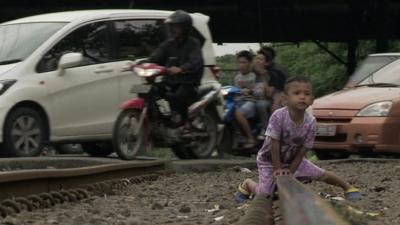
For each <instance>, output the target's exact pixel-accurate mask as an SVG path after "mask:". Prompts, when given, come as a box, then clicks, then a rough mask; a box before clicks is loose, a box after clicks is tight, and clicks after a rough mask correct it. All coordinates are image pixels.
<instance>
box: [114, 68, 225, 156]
mask: <svg viewBox="0 0 400 225" xmlns="http://www.w3.org/2000/svg"><path fill="white" fill-rule="evenodd" d="M133 71H134V74H136V75H137V76H140V77H143V78H144V82H143V83H142V84H139V85H134V86H133V87H132V89H131V92H132V93H136V94H137V98H134V99H131V100H128V101H126V102H124V103H123V104H122V105H121V106H120V108H121V109H122V111H121V113H120V114H119V116H118V118H117V120H116V123H115V126H114V131H113V147H114V149H115V151H116V152H117V154H118V156H119V157H120V158H122V159H125V160H131V159H134V158H135V157H136V156H137V154H138V153H139V152H140V151H141V150H143V148H144V146H145V145H148V144H149V143H151V144H152V146H153V147H159V148H171V149H172V151H173V152H174V154H175V155H176V156H178V157H179V158H181V159H194V158H209V157H210V156H211V154H212V153H213V151H214V149H215V147H216V144H217V139H218V137H217V135H218V125H219V124H220V121H221V119H222V118H220V116H219V114H218V112H217V109H216V107H217V105H218V104H219V105H221V106H222V104H223V103H222V102H221V100H220V98H218V96H219V94H220V87H215V86H214V85H208V86H207V85H206V86H200V88H199V90H198V96H197V97H196V101H195V102H194V103H193V104H191V105H190V107H189V108H188V115H189V119H188V122H187V124H186V126H185V128H186V130H183V129H182V127H181V126H177V125H176V123H177V119H176V118H179V114H178V113H177V112H174V111H171V109H170V107H169V104H168V102H167V101H166V100H165V99H164V98H163V97H161V96H162V95H161V94H160V93H161V89H163V90H166V91H168V86H167V85H163V83H162V82H159V81H158V80H159V79H157V78H159V77H161V76H164V75H166V76H168V72H167V69H166V68H165V67H163V66H159V65H156V64H152V63H144V64H139V65H134V66H133Z"/></svg>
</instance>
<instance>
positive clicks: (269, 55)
mask: <svg viewBox="0 0 400 225" xmlns="http://www.w3.org/2000/svg"><path fill="white" fill-rule="evenodd" d="M257 54H262V55H264V57H265V61H267V62H271V61H272V60H274V58H275V56H276V53H275V50H274V49H273V48H271V47H268V46H263V47H261V49H260V50H258V52H257Z"/></svg>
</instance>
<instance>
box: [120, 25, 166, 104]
mask: <svg viewBox="0 0 400 225" xmlns="http://www.w3.org/2000/svg"><path fill="white" fill-rule="evenodd" d="M113 26H114V32H113V34H114V38H113V39H114V40H115V43H116V47H115V49H116V52H115V55H116V57H117V60H116V68H118V69H117V70H116V72H117V73H118V76H119V87H120V88H119V90H120V95H119V98H120V101H121V102H123V101H126V100H128V99H131V98H133V97H136V96H135V95H134V94H132V93H130V89H131V87H132V85H133V84H139V83H140V82H142V80H141V78H140V77H138V76H135V75H134V73H133V72H132V71H131V70H129V68H130V67H131V65H133V64H136V63H137V62H140V61H141V60H144V59H146V58H147V57H149V55H150V54H151V53H152V52H153V51H154V50H155V49H156V48H157V47H158V46H159V45H160V44H161V43H162V42H163V41H164V40H165V39H166V29H165V25H164V23H163V20H162V19H121V20H115V21H114V22H113Z"/></svg>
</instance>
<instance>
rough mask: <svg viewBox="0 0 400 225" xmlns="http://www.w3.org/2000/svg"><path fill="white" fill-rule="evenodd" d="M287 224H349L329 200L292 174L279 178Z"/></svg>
mask: <svg viewBox="0 0 400 225" xmlns="http://www.w3.org/2000/svg"><path fill="white" fill-rule="evenodd" d="M277 185H278V192H279V200H280V207H281V212H282V215H283V221H284V224H286V225H321V224H324V225H349V223H347V222H346V221H344V220H343V219H342V218H341V217H340V216H339V215H338V214H337V213H336V212H335V211H334V210H333V208H332V207H331V206H329V204H328V203H327V202H325V201H324V200H323V199H322V198H320V197H319V196H318V195H317V194H315V193H313V192H312V191H311V190H310V189H309V188H307V187H306V186H305V185H304V184H302V183H300V182H299V181H297V180H295V179H294V178H293V177H291V176H280V177H278V178H277Z"/></svg>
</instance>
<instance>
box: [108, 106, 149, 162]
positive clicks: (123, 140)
mask: <svg viewBox="0 0 400 225" xmlns="http://www.w3.org/2000/svg"><path fill="white" fill-rule="evenodd" d="M140 114H141V111H140V110H135V109H131V110H124V111H122V112H121V113H120V115H119V116H118V118H117V121H116V122H115V125H114V131H113V147H114V149H115V152H116V153H117V154H118V156H119V157H120V158H121V159H125V160H132V159H135V158H136V156H137V154H138V153H139V152H140V150H141V148H142V147H143V145H144V134H145V133H144V126H143V123H142V126H141V127H140V128H138V126H140V125H139V118H140ZM136 129H139V130H138V132H137V134H136V135H134V134H133V133H134V131H135V130H136Z"/></svg>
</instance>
